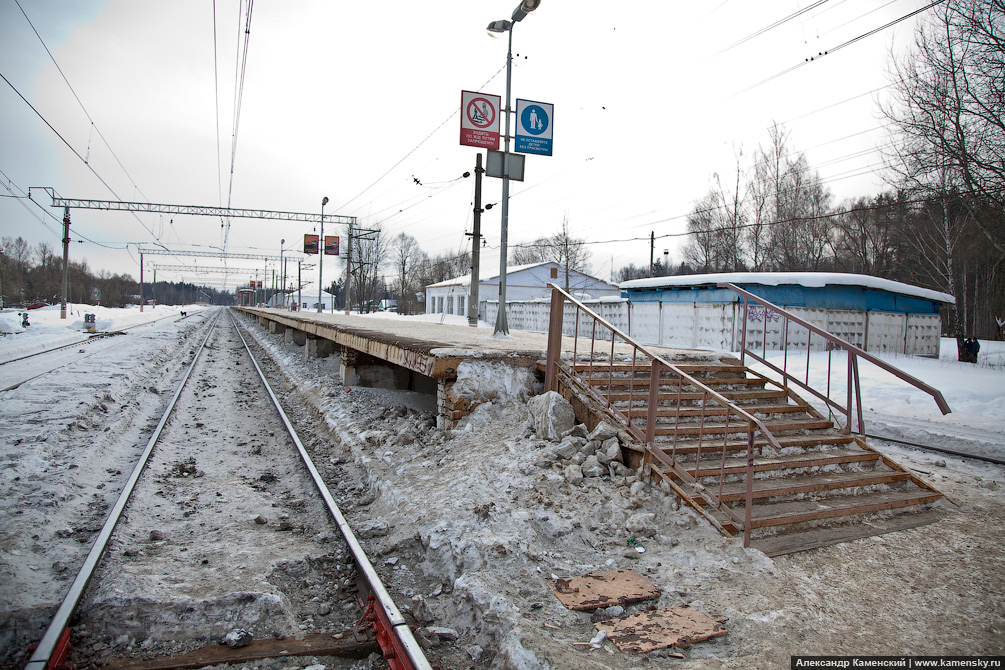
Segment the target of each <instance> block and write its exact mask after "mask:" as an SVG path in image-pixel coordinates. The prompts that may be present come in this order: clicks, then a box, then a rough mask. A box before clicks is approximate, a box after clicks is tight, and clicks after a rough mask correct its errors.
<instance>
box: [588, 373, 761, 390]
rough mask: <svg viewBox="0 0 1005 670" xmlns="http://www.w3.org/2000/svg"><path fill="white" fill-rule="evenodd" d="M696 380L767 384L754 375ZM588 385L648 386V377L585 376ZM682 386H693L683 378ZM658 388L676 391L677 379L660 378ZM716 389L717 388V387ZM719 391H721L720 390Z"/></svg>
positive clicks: (712, 385) (712, 383)
mask: <svg viewBox="0 0 1005 670" xmlns="http://www.w3.org/2000/svg"><path fill="white" fill-rule="evenodd" d="M695 379H696V381H698V383H700V384H704V385H705V386H708V387H709V388H716V387H719V386H760V387H763V386H764V385H765V384H767V382H768V380H766V379H758V378H756V377H710V378H708V379H698V378H695ZM584 381H586V382H587V383H588V384H589V385H590V386H595V387H604V388H627V387H629V386H634V387H640V388H645V389H648V388H649V384H650V382H649V377H645V378H639V377H634V378H632V377H605V376H600V377H594V378H592V379H590V378H585V379H584ZM683 387H684V388H694V385H693V384H692V383H691V382H689V381H687V380H686V379H685V380H684V384H683ZM660 389H662V390H666V391H667V392H669V393H676V392H677V380H676V379H660ZM717 390H718V389H717ZM720 393H721V391H720Z"/></svg>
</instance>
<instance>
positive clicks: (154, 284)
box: [150, 265, 157, 307]
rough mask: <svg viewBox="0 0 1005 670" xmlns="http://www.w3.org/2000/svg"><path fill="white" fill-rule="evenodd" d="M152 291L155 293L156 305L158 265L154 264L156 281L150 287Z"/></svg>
mask: <svg viewBox="0 0 1005 670" xmlns="http://www.w3.org/2000/svg"><path fill="white" fill-rule="evenodd" d="M150 291H151V293H152V294H153V298H154V306H155V307H156V306H157V266H156V265H155V266H154V283H153V285H152V286H151V287H150Z"/></svg>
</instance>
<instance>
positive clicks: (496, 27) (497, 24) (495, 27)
mask: <svg viewBox="0 0 1005 670" xmlns="http://www.w3.org/2000/svg"><path fill="white" fill-rule="evenodd" d="M512 27H513V24H512V23H510V22H509V21H506V20H505V19H504V20H502V21H493V22H492V23H490V24H489V26H488V29H487V30H488V31H489V32H490V33H504V32H506V31H507V30H509V29H510V28H512Z"/></svg>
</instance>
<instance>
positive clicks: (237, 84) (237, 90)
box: [223, 0, 255, 249]
mask: <svg viewBox="0 0 1005 670" xmlns="http://www.w3.org/2000/svg"><path fill="white" fill-rule="evenodd" d="M254 5H255V0H248V13H247V18H246V20H245V24H244V49H243V53H242V52H241V33H240V15H238V35H237V48H238V56H237V64H236V71H235V73H234V79H235V81H234V127H233V136H232V141H231V145H230V185H229V186H228V187H227V208H228V209H229V208H230V204H231V198H232V197H233V193H234V166H235V164H236V163H237V135H238V131H239V129H240V125H241V106H242V105H243V103H244V79H245V75H246V74H247V71H248V46H249V43H250V42H251V12H252V10H253V9H254ZM229 235H230V219H227V223H226V226H225V228H224V233H223V248H224V249H226V248H227V238H228V237H229Z"/></svg>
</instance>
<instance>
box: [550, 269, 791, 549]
mask: <svg viewBox="0 0 1005 670" xmlns="http://www.w3.org/2000/svg"><path fill="white" fill-rule="evenodd" d="M549 286H550V287H551V289H552V293H551V316H550V323H549V329H548V353H547V358H546V367H545V388H546V389H548V390H555V389H556V388H557V384H556V381H557V379H558V376H559V375H560V374H561V375H563V377H564V381H565V382H566V383H567V384H569V385H572V386H574V387H576V389H577V390H578V391H579V392H580V393H583V394H586V395H589V396H590V397H591V398H592V399H593V400H594V402H596V403H598V404H601V405H602V406H604V407H606V408H607V411H608V412H609V413H610V414H611V415H612V416H614V417H616V419H617V420H618V421H619V422H620V423H621V424H622V426H623V427H624V428H625V429H626V430H627V431H628V432H629V433H630V434H631V435H632V437H634V438H635V439H637V440H639V441H641V442H643V443H644V444H645V453H644V456H643V461H644V463H648V464H650V466H651V464H652V461H653V460H656V461H659V462H660V463H661V464H662V465H663V466H664V467H666V468H668V469H670V470H672V471H673V474H674V475H675V476H676V477H677V478H678V479H679V480H680V481H682V482H684V484H686V485H688V486H690V487H691V490H690V491H684V490H682V489H681V488H680V487H679V486H678V485H677V484H676V483H674V481H672V479H667V481H668V483H669V484H670V485H671V486H672V487H674V488H675V489H677V490H678V492H679V493H681V494H682V495H686V496H688V497H694V496H698V497H701V498H703V500H704V502H705V503H706V504H707V505H710V506H712V507H714V508H715V509H717V510H719V511H720V512H721V513H722V514H723V515H725V517H726V518H727V519H728V520H729V521H728V522H729V523H731V524H734V525H735V526H736V527H737V528H742V529H743V543H744V546H749V545H750V530H751V515H752V510H753V505H754V499H753V482H754V449H755V445H756V446H758V447H760V448H761V449H763V447H764V446H768V445H770V446H771V447H773V448H774V449H775V450H776V451H780V450H781V446H780V445H779V443H778V440H777V439H776V438H775V436H774V435H772V434H771V432H770V431H769V430H768V429H767V428H766V427H765V425H764V424H763V423H762V422H761V420H760V419H758V418H757V417H755V416H753V415H751V414H749V413H748V412H746V411H745V410H743V409H742V408H741V407H739V406H737V405H736V404H734V403H733V402H732V401H730V400H729V399H728V398H726V397H725V396H723V395H721V394H720V393H718V392H717V391H715V390H714V389H712V388H710V387H709V386H707V385H706V384H704V383H702V382H701V381H699V380H698V379H695V378H694V377H693V376H691V375H689V374H687V373H686V372H684V371H683V370H681V369H680V368H679V367H677V366H675V365H674V364H672V363H670V362H669V361H667V360H665V359H664V358H662V357H661V356H659V355H658V354H657V353H655V352H654V351H652V350H651V349H649V348H647V347H645V346H643V345H641V344H639V343H637V342H635V341H634V340H632V339H631V338H630V337H629V336H628V335H626V334H625V333H623V332H621V331H620V330H618V328H616V327H615V326H613V325H612V324H611V323H609V322H608V321H606V320H604V319H603V318H602V317H601V316H599V315H598V314H596V313H595V312H593V311H592V310H591V309H590V308H588V307H587V306H586V305H584V304H583V303H581V302H580V301H578V300H576V299H575V298H573V297H572V296H571V295H569V294H568V293H566V292H565V291H563V290H562V289H561V288H559V287H558V286H556V285H555V284H549ZM566 304H569V305H571V307H572V308H573V310H574V311H573V313H572V314H567V313H566V312H565V306H566ZM563 334H567V335H570V336H571V341H568V342H567V343H566V346H565V350H566V353H565V354H563ZM608 345H609V346H608ZM617 345H621V346H620V347H618V346H617ZM641 365H648V367H649V375H648V377H637V376H636V369H637V368H638V367H639V366H641ZM628 366H630V367H628ZM625 374H627V377H625V376H624V375H625ZM616 375H618V376H617V377H616ZM601 383H606V386H607V391H608V392H607V394H606V395H605V394H602V393H599V392H598V391H597V390H596V388H595V387H596V386H597V385H599V384H601ZM616 383H618V384H621V385H623V384H625V383H627V386H628V392H627V397H626V398H623V397H620V396H619V395H618V394H616V393H615V392H614V388H615V385H616ZM636 386H639V387H641V388H639V389H638V392H636ZM685 389H688V390H686V391H685ZM661 390H662V391H663V393H662V397H663V398H665V399H668V400H672V401H673V402H672V404H671V409H669V410H666V409H663V410H661V409H660V400H661ZM667 392H669V394H668V393H667ZM622 395H625V394H622ZM685 401H686V402H689V403H691V404H689V405H685ZM659 415H662V416H664V417H668V418H671V419H672V421H671V423H672V428H670V429H664V430H663V432H665V433H666V432H669V433H672V435H673V440H672V442H671V444H670V445H669V447H659V446H656V437H657V431H658V429H657V418H658V416H659ZM643 419H644V423H643V422H642V421H641V420H643ZM682 419H683V421H682ZM688 419H690V420H688ZM710 419H712V421H710ZM715 419H721V420H722V422H721V423H719V422H716V421H714V420H715ZM684 431H688V432H691V433H695V435H696V440H694V441H693V442H692V444H693V445H694V446H693V447H692V448H693V452H692V454H693V465H694V471H693V474H692V472H691V471H690V467H691V463H692V459H691V458H689V457H688V454H686V453H685V452H684V450H682V449H681V448H680V442H681V441H680V440H679V439H678V437H679V435H680V434H681V433H682V432H684ZM720 434H721V440H720V439H719V437H718V436H719V435H720ZM731 436H735V437H739V436H743V437H745V438H746V440H745V442H746V445H745V446H746V461H745V462H746V466H745V468H744V469H743V475H744V476H745V479H746V493H745V500H746V505H745V509H744V516H743V518H741V517H740V516H739V515H738V514H737V513H736V512H735V511H734V510H733V509H732V508H731V507H730V506H729V505H727V504H725V503H724V502H722V492H723V486H724V483H725V479H726V477H727V469H728V468H727V464H726V452H727V451H728V447H729V446H734V447H740V448H742V447H743V446H744V445H743V443H742V442H734V443H733V445H730V444H729V441H730V437H731ZM717 450H718V451H721V452H722V456H721V458H720V459H719V464H718V467H717V468H715V467H710V466H709V465H707V464H706V465H703V464H702V463H701V456H702V452H703V451H705V452H706V453H709V452H714V451H717ZM668 452H669V453H668ZM729 469H730V470H731V471H732V472H736V467H735V466H734V467H732V468H729ZM709 476H711V477H712V478H713V479H714V480H717V481H716V485H712V486H704V485H700V484H699V480H701V479H703V478H707V477H709ZM699 509H700V508H699ZM703 513H704V511H703ZM706 516H707V517H708V518H709V520H710V521H712V522H713V523H714V524H716V525H717V526H719V527H720V529H721V528H722V525H721V524H720V522H719V521H718V520H717V519H715V518H714V517H712V516H710V515H708V514H706Z"/></svg>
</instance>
